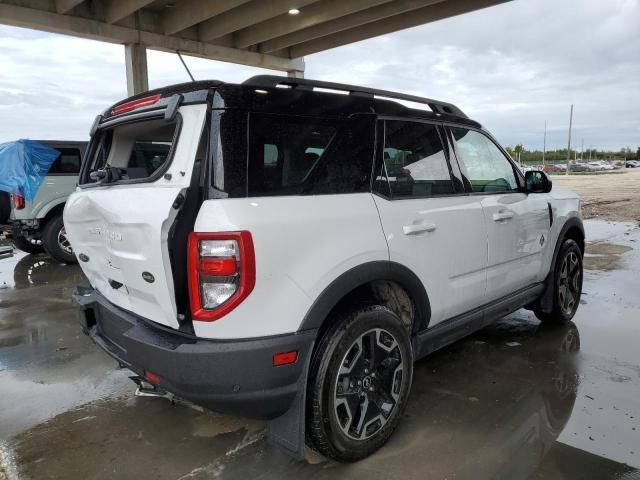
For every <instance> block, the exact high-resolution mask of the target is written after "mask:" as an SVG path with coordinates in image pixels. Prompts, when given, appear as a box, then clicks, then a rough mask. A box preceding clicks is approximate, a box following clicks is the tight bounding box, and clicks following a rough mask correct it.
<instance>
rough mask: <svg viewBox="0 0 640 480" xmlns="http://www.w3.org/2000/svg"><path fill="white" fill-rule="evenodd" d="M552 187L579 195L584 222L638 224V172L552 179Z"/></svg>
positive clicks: (568, 176)
mask: <svg viewBox="0 0 640 480" xmlns="http://www.w3.org/2000/svg"><path fill="white" fill-rule="evenodd" d="M552 180H553V184H554V185H557V186H561V187H567V188H570V189H572V190H575V191H576V192H578V193H579V194H580V196H581V197H582V200H583V205H582V213H583V215H584V217H585V218H606V219H608V220H620V221H632V222H640V168H629V169H626V170H625V171H624V173H622V174H620V173H616V174H606V173H603V174H598V175H562V174H560V175H553V177H552Z"/></svg>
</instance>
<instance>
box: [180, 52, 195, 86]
mask: <svg viewBox="0 0 640 480" xmlns="http://www.w3.org/2000/svg"><path fill="white" fill-rule="evenodd" d="M176 53H177V54H178V58H179V59H180V61H181V62H182V66H183V67H184V69H185V70H186V71H187V74H189V77H190V78H191V81H192V82H195V81H196V79H195V78H193V75H191V70H189V67H187V64H186V63H184V58H182V54H181V53H180V50H176Z"/></svg>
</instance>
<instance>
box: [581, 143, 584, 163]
mask: <svg viewBox="0 0 640 480" xmlns="http://www.w3.org/2000/svg"><path fill="white" fill-rule="evenodd" d="M580 161H581V162H584V138H583V139H582V145H581V146H580Z"/></svg>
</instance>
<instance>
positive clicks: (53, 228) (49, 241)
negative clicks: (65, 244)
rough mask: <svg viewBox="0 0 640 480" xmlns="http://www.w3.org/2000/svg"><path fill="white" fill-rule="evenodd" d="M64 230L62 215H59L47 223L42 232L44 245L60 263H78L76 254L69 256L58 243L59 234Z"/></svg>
mask: <svg viewBox="0 0 640 480" xmlns="http://www.w3.org/2000/svg"><path fill="white" fill-rule="evenodd" d="M62 228H64V222H63V221H62V215H58V216H56V217H54V218H52V219H51V220H49V221H48V222H47V224H46V225H45V226H44V229H43V232H42V244H43V246H44V249H45V250H46V251H47V253H48V254H49V255H50V256H51V257H52V258H53V259H54V260H57V261H58V262H60V263H77V260H76V256H75V254H71V255H69V254H68V253H67V252H65V251H64V250H63V249H62V247H60V244H59V243H58V234H59V233H60V230H62Z"/></svg>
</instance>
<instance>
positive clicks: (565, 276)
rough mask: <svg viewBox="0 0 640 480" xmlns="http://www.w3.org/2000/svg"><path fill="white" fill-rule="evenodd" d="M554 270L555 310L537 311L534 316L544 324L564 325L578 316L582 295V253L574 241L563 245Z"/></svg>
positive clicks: (567, 241)
mask: <svg viewBox="0 0 640 480" xmlns="http://www.w3.org/2000/svg"><path fill="white" fill-rule="evenodd" d="M554 269H555V270H554V275H553V279H554V285H553V308H552V310H551V312H549V313H545V312H542V311H541V310H539V309H536V310H534V314H535V316H536V317H538V319H540V321H542V322H545V323H560V324H564V323H568V322H570V321H571V319H572V318H573V316H574V315H575V314H576V310H577V309H578V305H580V295H581V293H582V278H583V272H582V251H581V250H580V247H579V246H578V244H577V243H576V242H575V241H574V240H571V239H566V240H565V241H564V242H563V243H562V246H561V247H560V251H559V252H558V257H557V258H556V264H555V265H554ZM565 269H566V270H565Z"/></svg>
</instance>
